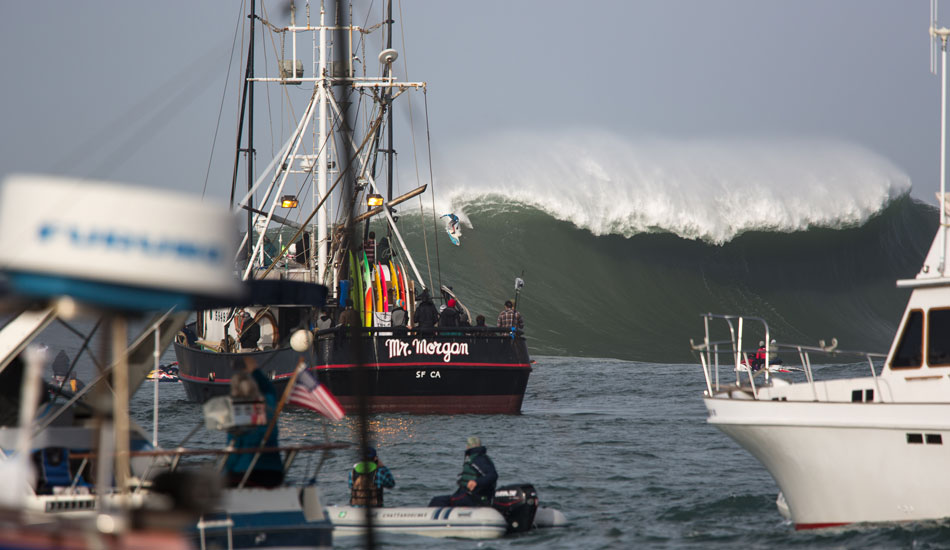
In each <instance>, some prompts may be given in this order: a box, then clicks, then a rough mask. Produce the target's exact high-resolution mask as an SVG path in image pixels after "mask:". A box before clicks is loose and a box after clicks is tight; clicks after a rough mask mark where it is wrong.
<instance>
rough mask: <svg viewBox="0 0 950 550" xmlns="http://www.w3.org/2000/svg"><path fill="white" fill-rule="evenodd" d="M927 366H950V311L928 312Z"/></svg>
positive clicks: (934, 310)
mask: <svg viewBox="0 0 950 550" xmlns="http://www.w3.org/2000/svg"><path fill="white" fill-rule="evenodd" d="M927 364H928V365H930V366H931V367H935V366H936V367H947V366H950V309H931V310H930V311H928V312H927Z"/></svg>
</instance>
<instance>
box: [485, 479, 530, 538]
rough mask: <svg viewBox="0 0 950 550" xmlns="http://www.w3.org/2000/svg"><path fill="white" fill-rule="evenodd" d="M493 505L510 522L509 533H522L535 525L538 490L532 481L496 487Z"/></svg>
mask: <svg viewBox="0 0 950 550" xmlns="http://www.w3.org/2000/svg"><path fill="white" fill-rule="evenodd" d="M492 507H493V508H494V509H495V510H498V511H499V512H501V515H502V516H504V518H505V521H506V522H508V532H509V533H521V532H524V531H528V530H529V529H531V527H532V526H534V514H535V513H536V512H537V511H538V492H537V491H535V490H534V485H531V484H530V483H516V484H514V485H505V486H503V487H498V488H497V489H495V499H494V501H493V502H492Z"/></svg>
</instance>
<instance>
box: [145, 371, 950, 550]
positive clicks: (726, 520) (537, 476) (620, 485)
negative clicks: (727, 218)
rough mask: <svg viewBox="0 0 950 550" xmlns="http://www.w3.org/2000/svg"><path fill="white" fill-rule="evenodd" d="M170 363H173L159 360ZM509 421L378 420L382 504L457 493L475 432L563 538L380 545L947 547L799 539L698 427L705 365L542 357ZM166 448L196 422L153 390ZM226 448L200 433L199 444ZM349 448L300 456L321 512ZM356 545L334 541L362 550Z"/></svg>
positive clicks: (906, 537) (325, 429)
mask: <svg viewBox="0 0 950 550" xmlns="http://www.w3.org/2000/svg"><path fill="white" fill-rule="evenodd" d="M164 358H165V359H167V360H173V354H170V353H166V355H165V356H164ZM535 359H536V361H537V363H536V364H535V366H534V371H533V373H532V375H531V379H530V381H529V383H528V390H527V394H526V395H525V401H524V406H523V409H522V414H520V415H517V416H493V415H454V416H412V415H403V414H388V415H378V416H375V417H374V418H373V420H372V429H373V432H374V434H375V435H374V438H375V441H376V442H377V446H378V449H379V454H380V458H381V459H382V460H383V462H384V463H385V464H386V465H388V466H389V467H390V468H391V469H392V471H393V473H394V475H395V477H396V487H395V489H393V490H391V491H388V492H387V494H386V505H387V506H424V505H426V504H427V503H428V500H429V498H430V497H432V496H433V495H438V494H447V493H450V492H452V490H453V489H454V482H455V478H456V475H457V474H458V472H459V470H460V469H461V464H462V456H463V450H464V447H465V439H466V437H467V436H469V435H478V436H480V437H481V438H482V441H483V443H484V444H485V445H486V446H487V447H488V452H489V455H490V456H491V457H492V459H493V460H494V462H495V465H496V467H497V469H498V471H499V484H507V483H516V482H530V483H532V484H534V486H535V487H536V488H537V490H538V493H539V496H540V499H541V503H542V505H544V506H549V507H553V508H557V509H559V510H561V511H563V512H564V514H565V515H566V516H567V517H568V519H569V521H570V525H569V526H568V527H566V528H558V529H547V530H538V531H534V532H531V533H527V534H523V535H519V536H512V537H507V538H503V539H498V540H489V541H471V540H457V539H430V538H426V537H417V536H408V535H407V536H403V535H399V536H395V535H387V536H382V539H381V542H382V544H381V547H383V548H433V549H435V548H439V549H442V548H450V549H470V548H474V549H495V548H499V549H501V548H525V549H528V548H544V549H558V548H565V549H568V548H569V549H575V548H585V549H588V548H589V549H615V548H616V549H626V548H786V547H809V548H915V549H916V548H947V547H950V523H943V522H941V523H932V522H930V523H910V524H900V525H885V526H856V527H851V528H847V529H836V530H821V531H795V530H794V527H793V526H792V525H791V524H790V523H788V522H787V521H785V520H784V519H783V518H782V517H781V516H780V515H779V513H778V511H777V510H776V507H775V498H776V495H777V492H778V489H777V487H776V485H775V483H774V481H773V480H772V478H771V477H770V476H769V474H768V472H766V471H765V469H764V468H762V466H760V465H759V463H758V462H757V461H755V460H754V459H753V458H752V457H751V455H749V454H748V453H746V452H745V451H744V450H743V449H741V448H740V447H739V446H738V445H736V444H735V443H733V442H732V440H730V439H729V438H728V437H726V436H725V435H723V434H722V433H720V432H719V431H718V430H717V429H716V428H714V427H712V426H710V425H708V424H707V423H706V412H705V407H704V406H703V403H702V399H701V395H702V390H703V386H704V381H703V375H702V371H701V368H700V367H699V366H698V365H692V364H658V363H638V362H628V361H621V360H615V359H595V358H575V357H550V356H539V357H536V358H535ZM152 397H153V384H151V383H146V384H145V385H144V386H143V387H142V388H141V389H140V390H139V392H138V393H137V394H136V397H135V399H134V400H133V403H132V413H133V416H134V418H135V419H136V420H137V421H138V422H139V423H140V425H141V426H142V427H143V428H145V429H146V431H148V432H151V427H152V403H153V401H152ZM159 403H160V411H161V412H160V418H159V423H160V424H159V426H160V431H159V432H160V436H159V439H160V443H161V444H162V445H163V446H165V447H171V446H175V445H177V444H178V443H179V442H180V441H181V439H182V438H183V437H185V435H186V434H187V433H188V432H189V431H190V430H191V429H192V428H193V427H195V426H196V425H197V424H198V423H199V422H201V410H200V407H199V406H198V405H196V404H193V403H190V402H187V401H186V400H185V394H184V391H183V390H182V388H181V386H180V385H179V384H178V383H167V382H166V383H161V384H159ZM280 436H281V442H282V443H286V444H295V443H297V444H303V443H312V442H318V441H324V440H325V439H326V438H329V440H331V441H339V442H352V441H354V440H355V437H356V436H355V423H354V421H353V420H352V419H350V418H347V419H344V420H343V421H340V422H335V423H334V422H329V421H324V420H323V419H322V417H320V416H318V415H316V414H315V413H311V412H309V411H304V410H299V409H291V410H289V411H288V412H286V413H285V414H284V415H283V416H282V418H281V421H280ZM223 444H224V436H223V434H222V433H217V432H208V431H206V430H204V428H202V429H200V430H199V431H198V433H197V435H196V436H195V437H194V438H193V439H192V441H191V442H190V444H189V445H190V446H193V447H202V448H205V447H208V448H210V447H215V446H220V445H223ZM355 449H356V447H355V446H354V447H352V448H351V449H349V450H344V451H335V452H334V453H333V454H332V455H331V456H330V457H329V459H328V460H326V462H324V463H323V464H322V466H321V467H320V468H319V471H317V466H318V464H319V462H320V460H319V458H320V457H319V456H316V455H315V456H311V457H301V458H298V459H297V462H296V463H295V465H294V469H293V471H292V478H293V479H296V480H303V479H306V478H309V477H311V476H313V475H314V474H315V473H316V477H317V481H318V483H319V485H320V488H321V491H322V495H323V498H324V502H325V503H327V504H337V503H345V502H346V501H347V499H348V490H347V485H346V478H347V472H348V471H349V468H350V467H351V466H352V464H353V463H354V462H355V461H356V451H355ZM361 544H362V541H361V539H360V538H356V537H350V538H337V540H336V541H335V546H336V547H339V548H359V547H361Z"/></svg>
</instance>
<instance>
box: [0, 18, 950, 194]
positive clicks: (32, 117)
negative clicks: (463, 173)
mask: <svg viewBox="0 0 950 550" xmlns="http://www.w3.org/2000/svg"><path fill="white" fill-rule="evenodd" d="M297 3H298V9H299V10H300V12H302V11H303V9H304V5H303V2H302V0H298V2H297ZM264 4H265V7H266V8H267V10H268V14H269V15H270V16H271V17H272V18H273V19H275V20H278V21H280V22H281V23H282V24H283V23H284V22H286V19H285V18H283V17H282V16H279V15H278V12H279V9H280V5H281V2H273V1H270V0H265V2H264ZM357 5H358V6H366V5H370V4H369V3H363V4H357ZM371 5H372V11H373V12H374V16H375V14H378V13H379V11H380V6H381V3H380V0H376V2H375V3H373V4H371ZM394 5H395V7H394V11H395V12H396V14H395V16H396V19H397V23H401V24H403V25H404V30H405V33H406V35H405V47H404V46H403V44H402V40H403V36H402V34H401V33H400V31H398V30H397V34H396V45H395V46H396V49H398V50H400V52H401V54H402V55H403V57H402V58H401V59H400V62H402V61H406V62H407V63H408V69H409V75H408V76H409V78H411V79H417V80H425V81H427V82H428V84H429V88H428V102H429V105H428V107H429V114H430V123H431V132H432V137H433V150H434V154H435V155H438V154H439V152H440V151H444V150H446V149H451V148H453V147H459V146H460V145H461V144H464V143H465V142H466V141H467V140H470V139H472V138H476V137H477V138H481V139H490V137H491V135H493V134H494V133H496V132H499V131H500V130H516V131H537V132H541V133H549V134H551V135H559V136H563V135H569V134H570V133H571V132H574V131H576V130H578V129H594V130H603V131H606V132H612V133H615V134H617V135H619V136H629V137H630V138H631V139H632V138H642V137H661V138H669V139H682V140H690V139H704V140H709V139H716V138H720V137H721V138H737V137H738V138H743V139H749V138H752V139H757V138H761V139H769V138H774V137H795V138H806V139H807V138H834V139H841V140H845V141H847V142H850V143H854V144H856V145H859V146H861V147H864V148H867V149H869V150H870V151H873V152H874V153H876V154H878V155H880V156H882V157H884V158H886V159H889V160H890V161H891V162H893V163H894V164H895V165H896V166H898V167H899V168H900V169H901V170H903V171H904V172H906V173H907V174H908V175H909V176H910V177H911V181H912V182H913V186H914V187H913V191H912V194H913V195H914V196H916V197H919V198H922V199H925V200H928V201H929V202H934V201H933V199H932V197H933V192H934V191H935V190H936V188H937V174H938V146H939V142H938V138H939V92H940V84H939V80H938V78H937V77H935V76H932V75H931V74H930V73H929V69H928V64H929V55H928V46H927V41H928V37H927V26H928V23H929V19H928V8H929V6H928V3H927V2H926V1H922V0H921V1H913V2H895V1H887V2H885V1H835V2H827V1H799V2H764V1H752V0H749V1H710V0H702V1H669V0H662V1H647V2H638V1H632V0H631V1H611V2H607V1H604V2H597V1H587V2H563V1H554V0H537V1H514V0H483V1H480V2H446V1H438V0H402V1H401V2H399V1H398V0H397V1H396V3H395V4H394ZM366 9H367V8H366V7H363V8H358V10H357V11H360V12H365V11H366ZM946 9H947V10H950V5H947V6H946ZM3 12H4V15H3V18H2V19H0V69H2V74H3V76H4V83H3V87H2V90H3V95H2V97H3V101H0V120H2V132H3V134H2V135H3V143H2V147H0V171H2V173H4V174H7V173H11V172H24V171H25V172H53V173H65V174H75V175H81V176H84V177H97V178H102V179H113V180H119V181H129V182H136V183H145V184H149V185H164V186H170V187H174V188H179V189H191V190H195V191H198V192H200V191H201V189H202V186H203V185H204V181H205V174H206V170H207V169H208V164H209V156H210V154H211V143H212V139H213V138H214V135H215V128H216V125H217V123H218V122H217V121H218V110H219V106H220V104H221V101H222V93H223V91H224V86H225V76H226V73H227V70H228V65H229V55H230V52H231V43H232V37H233V35H234V29H235V24H236V23H237V22H238V21H239V15H240V5H239V3H238V2H235V1H232V2H224V1H210V0H209V1H197V0H188V1H177V0H162V1H156V2H145V1H135V2H128V1H124V2H118V1H115V2H103V1H99V0H87V1H83V2H26V1H21V2H9V1H8V2H4V3H3ZM377 21H378V17H374V18H373V20H372V21H371V23H375V22H377ZM944 23H945V24H950V12H948V17H947V18H946V20H944ZM268 40H269V39H268ZM267 48H268V50H269V49H270V48H271V46H270V44H268V45H267ZM373 57H375V54H373ZM271 59H273V57H271ZM261 62H263V59H261ZM270 62H271V63H273V61H270ZM239 70H240V69H239V68H237V67H235V69H234V71H239ZM258 70H259V72H260V71H261V68H259V69H258ZM231 77H232V80H234V77H235V73H234V72H233V71H232V73H231ZM234 86H235V84H234V83H233V82H232V84H231V90H232V91H233V90H234ZM275 93H276V92H275ZM258 94H259V95H260V94H263V92H262V91H259V92H258ZM275 105H276V103H275ZM272 114H275V115H276V114H279V113H272ZM222 117H223V118H222V125H221V129H220V132H219V135H218V137H217V140H218V145H217V149H216V153H215V157H214V160H213V167H212V171H211V181H210V182H209V184H208V185H209V193H211V194H212V195H219V196H226V193H227V185H228V183H229V180H230V171H231V162H232V159H233V156H232V155H233V153H232V152H231V151H232V150H233V141H234V126H235V124H236V122H235V121H236V100H235V99H234V97H233V95H229V96H228V97H227V98H226V99H225V104H224V113H223V115H222ZM258 131H259V132H263V133H265V134H269V133H270V132H271V131H272V128H271V127H270V126H268V125H267V124H266V123H264V122H259V123H258ZM273 131H274V132H278V131H280V128H279V127H277V126H275V127H273ZM264 141H268V140H267V138H262V142H264ZM267 147H269V145H268V146H267ZM263 148H265V147H262V149H263ZM267 160H269V152H268V151H261V156H260V157H259V161H260V162H261V163H262V165H263V164H264V163H266V162H267Z"/></svg>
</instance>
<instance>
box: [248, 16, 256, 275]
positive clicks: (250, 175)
mask: <svg viewBox="0 0 950 550" xmlns="http://www.w3.org/2000/svg"><path fill="white" fill-rule="evenodd" d="M255 3H256V0H251V15H250V16H249V17H250V19H251V26H250V35H251V36H250V41H249V42H248V46H247V104H248V105H247V150H246V151H245V153H246V154H247V162H246V163H245V164H246V165H247V192H248V193H250V192H251V190H252V189H253V188H254V20H255V19H256V18H257V15H256V13H255V10H254V8H255ZM247 206H248V208H247V262H248V265H250V264H252V263H254V258H252V257H251V252H252V251H253V250H254V248H253V245H252V243H251V241H252V239H251V236H252V235H253V234H254V233H253V230H254V227H253V224H254V221H253V216H254V212H253V211H252V209H253V208H254V195H251V196H250V197H249V198H248V199H247Z"/></svg>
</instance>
